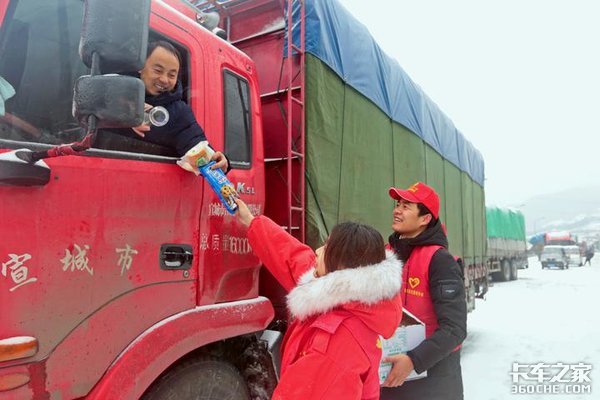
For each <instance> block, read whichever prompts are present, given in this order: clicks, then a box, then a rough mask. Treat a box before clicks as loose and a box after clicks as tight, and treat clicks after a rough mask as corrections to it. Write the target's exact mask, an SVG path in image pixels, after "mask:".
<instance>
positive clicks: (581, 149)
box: [340, 0, 600, 206]
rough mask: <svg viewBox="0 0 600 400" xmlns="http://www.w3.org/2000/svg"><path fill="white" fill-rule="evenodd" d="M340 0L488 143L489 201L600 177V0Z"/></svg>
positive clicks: (478, 142) (522, 198)
mask: <svg viewBox="0 0 600 400" xmlns="http://www.w3.org/2000/svg"><path fill="white" fill-rule="evenodd" d="M340 1H341V3H342V4H343V5H344V6H345V7H346V8H347V9H348V10H350V12H351V13H352V14H353V15H354V16H355V17H357V18H358V19H360V20H361V21H362V22H363V24H365V25H366V26H367V28H368V29H369V31H370V32H371V34H372V35H373V36H374V37H375V39H376V40H377V42H378V43H379V44H380V46H381V47H382V48H383V49H384V50H385V52H386V53H387V54H388V55H390V56H392V57H393V58H395V59H397V60H398V62H399V63H400V65H401V66H402V67H403V68H404V70H405V71H406V72H407V73H408V74H409V75H410V77H411V78H412V79H413V81H415V82H416V83H417V84H418V85H419V86H421V88H422V89H423V90H424V91H425V93H427V94H428V95H429V97H431V99H433V101H435V102H436V103H437V104H438V106H439V107H440V108H441V109H442V110H443V111H444V112H445V113H446V114H447V115H448V116H449V117H450V119H452V121H453V122H454V124H455V125H456V126H457V128H458V129H459V130H460V131H461V132H462V133H463V134H464V136H465V137H466V138H467V139H468V140H469V141H470V142H471V143H473V145H474V146H475V147H476V148H477V149H478V150H479V151H481V153H482V154H483V157H484V160H485V174H486V181H485V189H486V202H487V204H496V205H500V206H506V205H518V204H520V203H524V202H526V201H527V200H528V199H529V198H531V197H532V196H535V195H537V194H544V193H552V192H557V191H560V190H563V189H566V188H570V187H581V186H589V185H598V184H600V137H599V135H600V129H599V122H598V121H599V120H600V1H598V0H570V1H567V0H562V1H557V0H518V1H517V0H503V1H498V0H497V1H485V0H452V1H448V0H418V1H417V0H411V1H408V0H396V1H392V0H380V1H369V2H366V1H364V0H340ZM375 5H376V6H375Z"/></svg>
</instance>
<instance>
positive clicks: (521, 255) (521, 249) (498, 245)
mask: <svg viewBox="0 0 600 400" xmlns="http://www.w3.org/2000/svg"><path fill="white" fill-rule="evenodd" d="M486 221H487V246H488V251H487V255H488V262H487V264H488V272H489V274H490V276H491V278H492V279H493V280H495V281H500V282H504V281H509V280H515V279H517V270H518V269H519V268H527V243H526V239H525V217H524V216H523V213H521V212H520V211H517V210H511V209H503V208H498V207H486Z"/></svg>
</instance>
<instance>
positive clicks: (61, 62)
mask: <svg viewBox="0 0 600 400" xmlns="http://www.w3.org/2000/svg"><path fill="white" fill-rule="evenodd" d="M123 7H125V5H123ZM82 12H83V2H81V1H79V0H65V1H58V0H48V1H44V2H39V1H36V0H20V1H17V0H0V78H2V80H1V81H0V82H3V85H4V87H5V88H8V87H10V88H13V89H14V92H15V93H14V95H12V96H11V97H10V98H8V99H4V98H2V99H0V100H1V101H2V105H3V106H4V107H0V111H1V110H2V108H4V109H5V111H4V112H2V113H0V152H2V153H8V152H11V151H14V150H16V149H23V148H24V149H29V150H40V149H47V148H49V147H51V146H53V145H56V144H60V143H69V142H71V141H75V140H78V139H81V137H82V136H83V134H84V132H83V131H82V129H81V128H79V126H78V125H77V124H76V122H75V120H74V119H73V117H72V115H71V101H72V90H73V84H74V82H75V80H76V79H77V78H78V77H79V76H80V75H85V74H88V73H89V70H88V69H87V68H86V67H85V65H83V63H82V62H81V60H80V58H79V55H78V43H79V35H80V30H81V16H82ZM149 28H150V33H149V40H156V39H163V40H168V41H170V42H171V43H173V44H174V45H175V46H176V47H177V48H178V49H179V50H180V51H181V53H182V55H183V60H184V61H183V65H182V66H181V67H182V68H181V70H182V71H181V78H180V79H181V80H182V81H183V82H184V86H185V87H188V88H191V89H190V90H189V91H187V92H186V94H185V96H186V100H187V102H188V104H189V105H190V107H191V108H192V110H193V112H194V115H195V117H196V119H197V121H198V122H199V124H200V125H201V126H202V127H203V128H204V131H205V132H206V135H207V137H208V139H209V141H210V143H211V145H212V146H213V147H214V148H216V149H219V150H222V151H223V152H224V153H226V154H227V155H228V156H229V158H230V162H231V166H232V170H231V172H230V173H229V174H228V177H229V179H230V180H231V181H232V182H233V183H234V185H236V188H237V190H238V192H239V193H240V195H241V196H242V198H243V199H244V200H245V201H246V202H247V203H248V204H249V206H250V208H251V210H252V211H253V212H255V213H256V214H259V213H263V211H264V206H265V188H264V186H265V184H264V181H265V171H264V157H263V145H262V142H263V138H262V118H261V104H260V94H259V90H258V83H257V74H256V68H255V65H254V63H253V61H252V60H251V59H250V58H249V57H248V56H247V55H245V54H244V53H243V52H241V51H240V50H238V49H236V48H235V47H234V46H233V45H231V44H230V43H228V42H227V41H225V40H222V39H221V38H218V37H217V36H215V35H214V34H213V33H212V32H210V31H208V30H207V29H205V28H204V27H202V26H200V25H199V24H198V23H196V22H195V21H194V20H192V19H190V18H187V17H185V16H184V15H183V14H182V13H181V12H180V11H177V10H176V9H175V8H173V7H171V6H169V5H168V4H166V3H164V2H162V1H153V2H152V6H151V12H150V18H149ZM175 160H176V158H175V157H174V154H172V150H170V149H168V148H160V147H159V146H152V145H149V144H147V143H144V142H143V141H140V140H136V139H131V138H124V137H119V135H115V134H114V133H111V132H110V130H108V131H105V132H103V131H100V132H99V133H98V143H97V144H96V145H95V146H94V147H93V148H91V149H90V150H88V151H86V152H85V154H82V155H81V156H65V157H56V158H51V159H47V160H45V161H44V163H45V164H46V165H47V167H48V168H49V171H50V177H49V180H48V181H47V182H46V183H45V184H38V185H34V186H20V185H15V184H13V183H11V179H10V176H8V177H7V176H5V175H6V174H3V175H2V178H3V181H2V185H0V199H1V202H2V207H1V208H0V221H2V226H1V227H0V235H1V240H0V265H1V271H0V272H1V275H0V304H2V313H1V314H0V399H29V398H35V399H38V398H40V399H45V398H52V399H54V398H61V399H71V398H81V397H86V398H90V399H112V398H122V399H130V398H131V399H134V398H139V397H140V396H142V395H143V394H144V392H145V391H146V390H147V389H148V388H149V387H151V385H152V383H153V382H155V381H156V380H157V378H159V377H161V376H162V377H164V376H165V374H166V373H168V372H169V371H172V370H173V369H174V368H176V367H177V366H178V365H179V363H180V362H181V360H186V361H187V362H190V361H193V360H195V359H196V360H211V362H213V364H210V368H217V370H219V369H218V365H217V367H215V366H214V362H215V360H216V361H217V362H222V363H224V364H227V365H235V366H236V367H237V369H238V370H241V369H242V368H240V366H239V364H240V363H242V361H240V359H239V358H240V355H241V354H242V353H243V352H244V350H245V349H247V348H248V347H249V346H257V344H256V343H257V341H256V334H257V333H260V332H261V331H262V330H264V329H265V328H266V327H267V325H268V324H269V323H270V321H271V320H272V318H273V315H274V312H273V307H272V304H271V302H270V301H269V300H268V299H267V298H265V297H261V296H259V292H258V290H259V270H260V263H259V260H258V259H257V258H256V257H255V256H254V255H253V254H252V252H251V248H250V247H249V245H248V242H247V239H246V238H245V232H244V230H243V228H242V227H241V225H240V224H238V223H237V221H236V220H235V218H234V217H233V216H232V215H230V214H228V212H227V211H226V210H225V208H224V207H223V206H222V205H221V203H220V202H219V200H218V198H217V197H216V195H215V194H214V193H213V192H212V190H211V188H210V187H209V186H208V184H207V183H205V182H204V181H203V179H201V178H198V177H196V176H194V175H193V174H190V173H189V172H186V171H184V170H182V169H181V168H180V167H178V166H177V165H176V164H175ZM0 169H1V167H0ZM232 349H234V350H232ZM233 353H238V354H233ZM225 369H227V367H225ZM219 371H221V372H222V371H223V368H221V370H219ZM226 372H227V371H226ZM240 372H242V371H240ZM242 373H243V372H242Z"/></svg>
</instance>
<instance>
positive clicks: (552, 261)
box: [540, 245, 569, 269]
mask: <svg viewBox="0 0 600 400" xmlns="http://www.w3.org/2000/svg"><path fill="white" fill-rule="evenodd" d="M540 261H541V262H542V269H544V268H560V269H565V268H569V258H568V257H567V253H566V252H565V246H553V245H551V246H545V247H544V250H542V255H541V256H540Z"/></svg>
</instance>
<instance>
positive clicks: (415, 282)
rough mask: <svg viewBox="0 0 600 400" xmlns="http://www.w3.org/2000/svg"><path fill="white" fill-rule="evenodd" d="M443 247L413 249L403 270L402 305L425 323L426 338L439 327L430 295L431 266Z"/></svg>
mask: <svg viewBox="0 0 600 400" xmlns="http://www.w3.org/2000/svg"><path fill="white" fill-rule="evenodd" d="M441 248H442V246H420V247H416V248H415V249H413V251H412V253H411V254H410V257H409V258H408V260H407V261H406V264H404V268H402V305H403V307H404V308H406V309H407V310H408V311H410V313H412V314H413V315H414V316H415V317H417V318H419V319H420V320H421V321H423V322H424V323H425V337H426V338H428V337H430V336H431V335H432V334H433V332H435V330H436V329H437V327H438V322H437V316H436V315H435V310H434V308H433V301H432V300H431V294H430V293H429V264H430V263H431V258H432V257H433V254H434V253H435V252H436V251H438V250H439V249H441Z"/></svg>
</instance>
